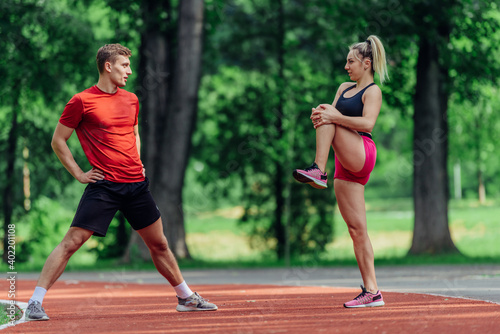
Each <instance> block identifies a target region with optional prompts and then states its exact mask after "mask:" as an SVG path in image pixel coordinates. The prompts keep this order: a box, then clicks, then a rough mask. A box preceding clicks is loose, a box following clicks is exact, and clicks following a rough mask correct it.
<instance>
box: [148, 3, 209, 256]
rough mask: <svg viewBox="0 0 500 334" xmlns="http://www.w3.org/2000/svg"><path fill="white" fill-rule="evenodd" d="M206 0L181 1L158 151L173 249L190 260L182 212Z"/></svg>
mask: <svg viewBox="0 0 500 334" xmlns="http://www.w3.org/2000/svg"><path fill="white" fill-rule="evenodd" d="M203 7H204V4H203V0H183V1H181V2H180V8H179V23H178V29H179V30H178V49H177V57H176V67H175V73H174V77H173V86H172V97H171V102H172V103H171V104H170V105H169V110H168V115H167V119H166V123H164V129H165V130H166V131H165V136H164V137H163V141H162V144H161V146H160V147H159V148H158V152H159V157H158V158H159V161H160V164H159V165H158V167H159V168H160V170H157V171H156V175H157V180H156V181H157V187H158V189H157V191H156V192H155V195H156V200H157V203H158V207H159V208H160V211H161V212H162V219H163V224H164V229H165V231H166V235H167V239H168V241H169V243H170V248H171V249H172V251H173V253H174V254H175V255H176V256H177V257H178V258H189V257H190V254H189V251H188V248H187V245H186V239H185V237H186V232H185V229H184V215H183V209H182V187H183V185H184V175H185V172H186V167H187V163H188V159H189V151H190V146H191V136H192V133H193V130H194V125H195V123H196V113H197V107H198V88H199V85H200V78H201V55H202V42H203V40H202V38H203Z"/></svg>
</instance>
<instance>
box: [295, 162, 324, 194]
mask: <svg viewBox="0 0 500 334" xmlns="http://www.w3.org/2000/svg"><path fill="white" fill-rule="evenodd" d="M293 177H294V178H295V180H297V181H299V182H300V183H307V184H309V185H310V186H311V187H314V188H316V189H325V188H328V186H327V185H326V182H327V181H328V177H327V175H326V173H323V172H322V171H321V170H320V169H319V167H318V165H316V163H315V162H313V164H312V165H311V166H309V167H307V168H305V169H296V170H294V171H293Z"/></svg>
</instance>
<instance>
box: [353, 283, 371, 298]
mask: <svg viewBox="0 0 500 334" xmlns="http://www.w3.org/2000/svg"><path fill="white" fill-rule="evenodd" d="M361 290H363V292H361V293H360V294H359V295H358V296H357V297H356V298H354V299H355V300H358V299H361V298H363V297H364V296H366V294H367V293H368V291H366V289H365V287H364V286H362V285H361Z"/></svg>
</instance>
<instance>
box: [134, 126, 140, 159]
mask: <svg viewBox="0 0 500 334" xmlns="http://www.w3.org/2000/svg"><path fill="white" fill-rule="evenodd" d="M134 135H135V144H136V145H137V152H138V153H139V158H140V157H141V137H140V136H139V125H134Z"/></svg>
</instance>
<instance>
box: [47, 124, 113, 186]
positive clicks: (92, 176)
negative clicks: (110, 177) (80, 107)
mask: <svg viewBox="0 0 500 334" xmlns="http://www.w3.org/2000/svg"><path fill="white" fill-rule="evenodd" d="M73 131H74V129H72V128H69V127H67V126H65V125H62V124H61V123H57V127H56V130H55V131H54V135H53V136H52V143H51V145H52V149H53V150H54V152H55V153H56V155H57V157H58V158H59V160H60V161H61V163H62V164H63V166H64V167H65V168H66V169H67V170H68V172H69V173H70V174H71V175H73V177H74V178H75V179H77V180H78V181H79V182H81V183H84V184H85V183H94V182H96V181H98V180H103V179H104V174H103V172H102V171H100V170H99V169H95V168H92V169H91V170H90V171H88V172H86V173H85V172H84V171H83V170H82V169H81V168H80V166H78V164H77V163H76V161H75V158H73V154H72V153H71V151H70V149H69V147H68V144H67V141H68V139H69V137H71V134H72V133H73Z"/></svg>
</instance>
